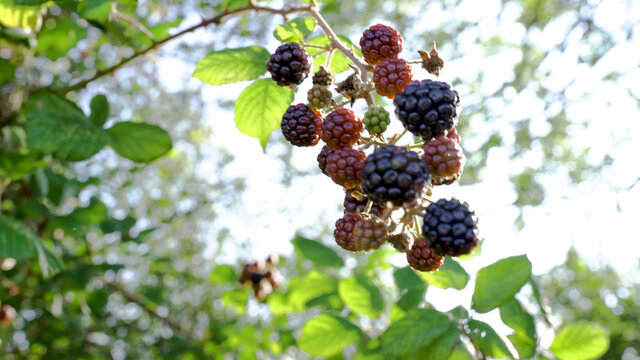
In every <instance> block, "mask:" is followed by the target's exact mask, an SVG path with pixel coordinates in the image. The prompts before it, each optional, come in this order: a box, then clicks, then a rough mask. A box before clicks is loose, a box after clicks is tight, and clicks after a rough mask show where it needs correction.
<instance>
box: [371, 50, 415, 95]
mask: <svg viewBox="0 0 640 360" xmlns="http://www.w3.org/2000/svg"><path fill="white" fill-rule="evenodd" d="M410 82H411V67H410V66H409V64H407V62H406V61H404V60H402V59H396V58H390V59H386V60H382V61H381V62H380V63H379V64H378V65H376V67H375V69H374V70H373V83H374V84H375V86H376V92H377V93H378V94H379V95H381V96H386V97H388V98H389V99H393V98H394V97H395V96H396V94H398V93H400V92H402V90H404V89H405V88H406V87H407V85H409V83H410ZM396 106H397V105H396Z"/></svg>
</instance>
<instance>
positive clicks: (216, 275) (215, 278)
mask: <svg viewBox="0 0 640 360" xmlns="http://www.w3.org/2000/svg"><path fill="white" fill-rule="evenodd" d="M209 281H211V283H212V284H215V285H224V284H229V283H233V282H237V281H238V275H237V274H236V271H235V270H234V269H233V268H232V267H231V266H229V265H218V266H216V268H215V269H213V272H212V273H211V275H210V276H209Z"/></svg>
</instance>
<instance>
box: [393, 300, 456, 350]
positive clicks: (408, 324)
mask: <svg viewBox="0 0 640 360" xmlns="http://www.w3.org/2000/svg"><path fill="white" fill-rule="evenodd" d="M450 324H451V322H450V321H449V318H448V317H447V316H446V315H444V314H442V313H440V312H438V311H436V310H433V309H417V310H413V311H411V312H409V313H407V314H406V315H405V316H404V317H403V318H402V319H400V320H398V321H396V322H394V323H393V324H391V326H389V328H388V329H387V330H386V331H385V332H384V333H383V334H382V337H381V342H382V350H383V351H384V352H385V353H392V354H403V353H408V352H412V351H415V350H418V349H420V348H422V347H424V346H427V345H429V344H430V343H431V342H432V341H433V340H435V339H436V338H437V337H439V336H440V335H442V334H443V333H444V332H445V331H447V329H448V328H449V326H450Z"/></svg>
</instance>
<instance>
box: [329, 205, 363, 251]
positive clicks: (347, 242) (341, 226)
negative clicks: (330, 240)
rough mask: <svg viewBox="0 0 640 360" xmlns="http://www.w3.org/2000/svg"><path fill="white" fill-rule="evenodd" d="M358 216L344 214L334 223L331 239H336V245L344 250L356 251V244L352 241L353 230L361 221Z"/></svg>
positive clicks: (360, 217) (360, 216)
mask: <svg viewBox="0 0 640 360" xmlns="http://www.w3.org/2000/svg"><path fill="white" fill-rule="evenodd" d="M362 219H363V218H362V215H360V214H352V213H349V214H344V216H343V217H341V218H340V219H338V221H336V228H335V230H334V231H333V237H334V238H335V239H336V244H338V245H339V246H340V247H341V248H343V249H345V250H351V251H357V250H356V244H355V242H354V241H353V230H354V229H355V226H356V223H357V222H358V221H360V220H362Z"/></svg>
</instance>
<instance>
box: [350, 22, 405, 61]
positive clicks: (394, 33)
mask: <svg viewBox="0 0 640 360" xmlns="http://www.w3.org/2000/svg"><path fill="white" fill-rule="evenodd" d="M360 48H361V49H362V55H363V56H364V61H366V62H367V63H368V64H371V65H376V64H377V63H379V62H380V61H382V60H384V59H389V58H394V57H398V54H400V52H401V51H402V36H401V35H400V33H399V32H398V30H396V29H394V28H392V27H391V26H386V25H382V24H376V25H373V26H371V27H370V28H368V29H367V30H365V31H364V33H363V34H362V37H361V38H360Z"/></svg>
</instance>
